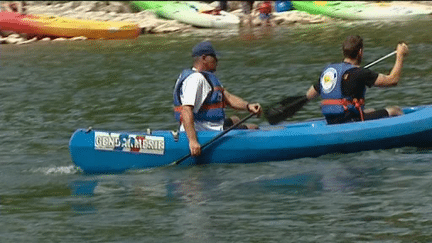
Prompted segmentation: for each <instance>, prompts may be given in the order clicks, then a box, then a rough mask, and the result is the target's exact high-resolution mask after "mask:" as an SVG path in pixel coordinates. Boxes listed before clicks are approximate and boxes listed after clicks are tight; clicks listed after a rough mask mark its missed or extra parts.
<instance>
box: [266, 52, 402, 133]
mask: <svg viewBox="0 0 432 243" xmlns="http://www.w3.org/2000/svg"><path fill="white" fill-rule="evenodd" d="M396 53H397V51H393V52H392V53H390V54H387V55H386V56H384V57H381V58H380V59H378V60H376V61H374V62H372V63H370V64H368V65H366V66H364V68H370V67H372V66H373V65H375V64H377V63H379V62H381V61H382V60H384V59H387V58H389V57H391V56H393V55H394V54H396ZM308 101H309V100H308V99H307V98H306V95H302V96H292V97H287V98H285V99H283V100H282V101H279V102H277V103H275V104H273V105H270V106H269V107H267V108H266V109H264V117H265V118H266V119H267V121H268V122H269V123H270V124H271V125H274V124H277V123H279V122H281V121H283V120H285V119H287V118H289V117H292V116H293V115H294V114H295V113H296V112H297V111H299V110H300V109H301V108H302V107H303V106H304V105H305V104H306V103H307V102H308Z"/></svg>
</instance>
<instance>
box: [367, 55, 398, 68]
mask: <svg viewBox="0 0 432 243" xmlns="http://www.w3.org/2000/svg"><path fill="white" fill-rule="evenodd" d="M396 53H397V51H394V52H392V53H390V54H387V55H386V56H383V57H381V58H380V59H378V60H376V61H374V62H372V63H369V64H368V65H366V66H364V67H363V68H370V67H372V66H373V65H375V64H377V63H379V62H381V61H382V60H384V59H387V58H389V57H391V56H393V55H394V54H396Z"/></svg>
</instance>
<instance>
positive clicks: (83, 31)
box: [0, 12, 140, 39]
mask: <svg viewBox="0 0 432 243" xmlns="http://www.w3.org/2000/svg"><path fill="white" fill-rule="evenodd" d="M0 30H4V31H14V32H17V33H26V34H28V35H31V36H38V37H66V38H72V37H79V36H84V37H87V38H88V39H133V38H136V37H138V35H139V34H140V28H139V26H138V25H137V24H134V23H130V22H113V21H97V20H82V19H73V18H66V17H55V16H46V15H39V14H35V15H31V14H28V15H22V14H19V13H13V12H0Z"/></svg>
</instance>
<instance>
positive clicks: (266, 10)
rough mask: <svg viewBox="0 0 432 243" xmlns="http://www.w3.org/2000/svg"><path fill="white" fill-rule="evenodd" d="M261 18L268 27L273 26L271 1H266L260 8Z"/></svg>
mask: <svg viewBox="0 0 432 243" xmlns="http://www.w3.org/2000/svg"><path fill="white" fill-rule="evenodd" d="M258 10H259V17H260V19H261V21H263V22H265V23H266V25H267V26H272V23H271V21H270V20H271V13H272V11H273V8H272V3H271V1H264V2H263V3H261V4H260V5H259V7H258Z"/></svg>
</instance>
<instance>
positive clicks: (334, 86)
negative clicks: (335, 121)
mask: <svg viewBox="0 0 432 243" xmlns="http://www.w3.org/2000/svg"><path fill="white" fill-rule="evenodd" d="M354 67H355V66H354V65H352V64H349V63H345V62H344V63H338V64H330V65H328V66H327V67H326V68H325V69H324V71H323V72H322V74H321V77H320V95H321V97H322V98H323V100H322V102H321V111H322V113H323V115H324V116H328V115H342V114H344V113H345V112H348V111H349V112H353V113H355V114H359V115H360V118H361V120H362V121H363V120H364V118H363V109H364V95H365V92H366V88H365V90H364V91H363V95H362V97H361V98H360V99H353V98H352V97H349V96H346V95H344V94H343V93H342V80H343V75H344V74H345V72H346V71H348V70H349V69H352V68H354Z"/></svg>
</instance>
